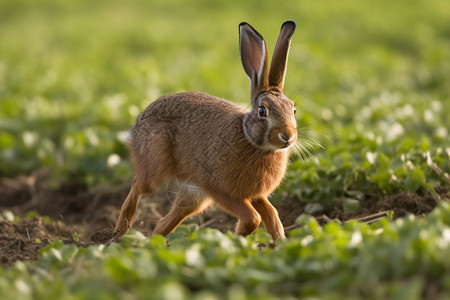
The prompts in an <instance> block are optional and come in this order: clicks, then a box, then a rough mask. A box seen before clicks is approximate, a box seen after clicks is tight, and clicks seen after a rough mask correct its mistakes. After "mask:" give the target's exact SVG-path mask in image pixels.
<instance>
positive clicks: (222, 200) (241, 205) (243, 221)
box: [214, 196, 261, 236]
mask: <svg viewBox="0 0 450 300" xmlns="http://www.w3.org/2000/svg"><path fill="white" fill-rule="evenodd" d="M214 200H216V203H217V204H218V205H219V207H220V208H221V209H223V210H224V211H226V212H227V213H229V214H230V215H232V216H234V217H236V218H238V223H237V225H236V231H235V233H236V234H239V235H243V236H246V235H249V234H251V233H253V232H254V231H255V230H256V229H258V226H259V224H260V223H261V216H260V215H259V213H258V212H257V211H256V210H255V208H254V207H253V206H252V204H251V203H250V201H249V200H248V199H244V200H241V199H229V198H226V197H217V196H216V197H214Z"/></svg>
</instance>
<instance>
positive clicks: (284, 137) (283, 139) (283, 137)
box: [278, 133, 295, 143]
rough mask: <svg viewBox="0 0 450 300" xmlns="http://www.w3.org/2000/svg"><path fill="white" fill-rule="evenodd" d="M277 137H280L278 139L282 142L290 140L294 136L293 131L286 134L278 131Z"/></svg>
mask: <svg viewBox="0 0 450 300" xmlns="http://www.w3.org/2000/svg"><path fill="white" fill-rule="evenodd" d="M286 135H287V137H286ZM278 137H279V138H280V140H281V141H282V142H283V143H287V142H290V141H292V140H293V139H294V138H295V133H291V134H290V135H288V134H286V133H279V134H278Z"/></svg>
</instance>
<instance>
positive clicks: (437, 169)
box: [430, 162, 450, 184]
mask: <svg viewBox="0 0 450 300" xmlns="http://www.w3.org/2000/svg"><path fill="white" fill-rule="evenodd" d="M430 167H431V169H433V171H434V172H436V173H437V174H438V175H439V176H441V177H442V178H443V179H444V180H445V181H446V182H447V183H448V184H450V175H449V174H448V173H446V172H444V171H443V170H442V169H441V168H440V167H439V166H438V165H437V164H436V163H435V162H433V164H432V165H430Z"/></svg>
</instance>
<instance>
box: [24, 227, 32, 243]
mask: <svg viewBox="0 0 450 300" xmlns="http://www.w3.org/2000/svg"><path fill="white" fill-rule="evenodd" d="M25 229H26V231H27V236H28V240H29V241H31V238H30V233H29V232H28V227H25Z"/></svg>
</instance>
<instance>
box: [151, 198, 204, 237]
mask: <svg viewBox="0 0 450 300" xmlns="http://www.w3.org/2000/svg"><path fill="white" fill-rule="evenodd" d="M211 204H212V201H211V199H210V198H208V197H207V196H206V195H203V194H189V193H187V194H181V193H180V194H178V196H177V197H176V198H175V200H174V203H173V205H172V208H171V209H170V211H169V213H168V214H167V215H166V216H165V217H163V218H161V219H160V220H159V221H158V223H157V224H156V227H155V230H153V234H162V235H167V234H169V233H171V232H172V231H174V230H175V228H177V227H178V225H180V223H181V222H183V221H184V220H185V219H186V218H187V217H189V216H192V215H195V214H198V213H201V212H202V211H204V210H205V209H206V208H208V207H209V206H211Z"/></svg>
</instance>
